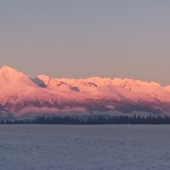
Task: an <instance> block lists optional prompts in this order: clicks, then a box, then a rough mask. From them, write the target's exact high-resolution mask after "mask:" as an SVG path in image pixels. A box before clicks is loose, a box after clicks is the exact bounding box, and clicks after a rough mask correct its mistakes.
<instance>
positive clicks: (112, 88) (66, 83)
mask: <svg viewBox="0 0 170 170" xmlns="http://www.w3.org/2000/svg"><path fill="white" fill-rule="evenodd" d="M0 82H1V83H0V104H1V105H2V108H3V109H4V110H5V111H6V115H7V116H11V115H12V116H14V117H22V116H37V115H42V114H43V115H46V114H47V115H78V116H81V115H96V114H102V115H108V114H109V115H113V114H118V115H120V114H126V115H129V114H132V113H133V114H134V113H140V114H141V115H142V114H145V113H148V114H151V113H152V114H168V113H169V111H170V88H169V86H167V87H161V86H160V85H159V84H158V83H155V82H151V83H148V82H142V81H135V80H132V79H117V78H116V79H113V80H112V79H110V78H103V79H102V78H99V77H91V78H88V79H66V78H61V79H56V78H51V77H48V76H45V75H39V76H37V77H36V78H35V79H31V78H30V77H29V76H27V75H25V74H23V73H22V72H18V71H17V70H15V69H12V68H10V67H8V66H4V67H2V68H1V70H0ZM3 109H2V110H3ZM7 113H8V114H9V115H8V114H7Z"/></svg>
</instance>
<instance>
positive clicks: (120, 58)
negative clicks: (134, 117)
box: [0, 0, 170, 85]
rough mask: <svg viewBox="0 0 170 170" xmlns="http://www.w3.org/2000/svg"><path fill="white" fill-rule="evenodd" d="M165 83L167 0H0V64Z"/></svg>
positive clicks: (169, 40) (169, 46) (169, 51)
mask: <svg viewBox="0 0 170 170" xmlns="http://www.w3.org/2000/svg"><path fill="white" fill-rule="evenodd" d="M3 65H8V66H10V67H13V68H15V69H17V70H19V71H22V72H24V73H25V74H27V75H29V76H31V77H36V76H37V75H39V74H44V75H48V76H51V77H55V78H61V77H68V78H87V77H91V76H98V77H110V78H115V77H118V78H132V79H140V80H143V81H149V82H150V81H155V82H158V83H160V84H161V85H168V84H170V76H169V73H170V1H169V0H48V1H47V0H1V1H0V67H2V66H3Z"/></svg>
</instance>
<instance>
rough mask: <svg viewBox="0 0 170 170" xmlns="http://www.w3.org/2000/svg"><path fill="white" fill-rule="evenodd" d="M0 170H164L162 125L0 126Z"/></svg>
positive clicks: (168, 131) (166, 137)
mask: <svg viewBox="0 0 170 170" xmlns="http://www.w3.org/2000/svg"><path fill="white" fill-rule="evenodd" d="M0 128H1V130H0V136H1V140H0V152H1V154H0V169H1V170H14V169H15V170H146V169H148V170H155V169H157V170H169V167H170V161H169V158H170V151H169V134H170V128H169V126H166V125H153V126H152V125H121V126H119V125H94V126H93V125H89V126H79V125H76V126H73V125H71V126H69V125H1V127H0Z"/></svg>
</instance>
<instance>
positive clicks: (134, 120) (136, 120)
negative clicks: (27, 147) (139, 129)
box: [1, 115, 170, 125]
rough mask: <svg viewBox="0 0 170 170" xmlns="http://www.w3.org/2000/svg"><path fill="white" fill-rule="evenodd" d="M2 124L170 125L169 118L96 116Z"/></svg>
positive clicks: (8, 121) (48, 118)
mask: <svg viewBox="0 0 170 170" xmlns="http://www.w3.org/2000/svg"><path fill="white" fill-rule="evenodd" d="M1 124H74V125H78V124H82V125H83V124H86V125H95V124H170V117H168V116H164V117H161V116H157V117H154V116H149V117H141V116H136V115H134V116H132V117H129V116H110V117H105V116H96V117H88V118H87V119H78V118H77V117H68V116H66V117H57V116H56V117H44V116H42V117H36V118H35V119H33V120H1Z"/></svg>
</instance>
